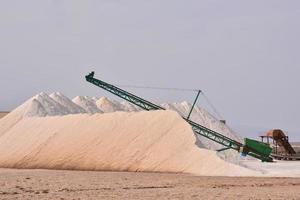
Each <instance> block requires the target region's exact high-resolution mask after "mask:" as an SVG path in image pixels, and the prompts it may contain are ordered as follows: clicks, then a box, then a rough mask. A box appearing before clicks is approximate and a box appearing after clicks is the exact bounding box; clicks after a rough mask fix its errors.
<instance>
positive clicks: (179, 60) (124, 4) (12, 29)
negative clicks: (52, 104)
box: [0, 0, 300, 139]
mask: <svg viewBox="0 0 300 200" xmlns="http://www.w3.org/2000/svg"><path fill="white" fill-rule="evenodd" d="M0 27H1V31H0V69H1V72H0V92H1V96H0V110H11V109H13V108H15V107H16V106H18V105H19V104H21V103H22V102H23V101H24V100H26V99H28V98H29V97H31V96H33V95H34V94H36V93H38V92H41V91H46V92H52V91H60V92H62V93H64V94H65V95H67V96H69V97H74V96H76V95H89V96H103V95H107V93H106V92H104V91H102V90H100V89H97V88H96V87H94V86H92V85H90V84H88V83H87V82H85V80H84V75H86V74H87V73H88V72H90V71H91V70H95V71H96V76H97V77H98V78H100V79H103V80H105V81H108V82H113V83H118V84H130V85H146V86H159V87H180V88H199V89H202V90H203V91H204V92H205V93H206V95H207V96H208V97H209V98H210V100H211V101H212V102H213V104H214V105H215V106H216V107H217V108H218V110H219V112H220V113H221V114H222V115H223V116H224V118H226V120H227V121H229V123H230V124H232V125H234V126H239V125H247V126H255V127H264V128H270V129H271V128H282V129H285V130H288V131H290V132H291V134H293V135H292V136H291V137H294V138H297V139H300V137H299V135H300V127H299V121H300V105H299V103H300V92H299V85H300V78H299V75H300V38H299V36H300V1H299V0H295V1H292V0H285V1H282V0H251V1H250V0H249V1H240V0H236V1H233V0H226V1H222V0H218V1H217V0H201V1H199V0H194V1H189V0H186V1H183V0H181V1H179V0H147V1H146V0H126V1H125V0H94V1H92V0H81V1H76V0H69V1H67V0H43V1H41V0H36V1H32V0H26V1H22V0H18V1H17V0H0ZM134 92H135V93H137V94H140V95H142V96H144V97H146V98H147V99H150V100H153V101H156V102H158V101H161V102H163V101H181V100H184V99H187V100H191V99H192V98H193V97H194V94H187V93H184V94H183V93H176V94H175V93H171V92H170V93H169V92H157V94H154V91H151V92H147V91H144V90H143V91H138V90H134ZM200 103H201V101H200Z"/></svg>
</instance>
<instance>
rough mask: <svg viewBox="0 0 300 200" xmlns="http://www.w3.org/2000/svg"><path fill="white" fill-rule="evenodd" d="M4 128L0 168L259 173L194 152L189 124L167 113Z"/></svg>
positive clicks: (46, 120)
mask: <svg viewBox="0 0 300 200" xmlns="http://www.w3.org/2000/svg"><path fill="white" fill-rule="evenodd" d="M0 122H2V120H0ZM2 126H3V123H0V130H1V133H0V134H1V135H0V152H1V154H0V167H9V168H45V169H74V170H118V171H154V172H185V173H192V174H196V175H209V176H215V175H219V176H236V175H238V176H244V175H258V174H259V173H258V172H255V171H252V170H249V169H246V168H243V167H240V166H238V165H234V164H231V163H228V162H225V161H224V160H222V159H220V158H219V157H218V156H216V153H215V152H213V151H209V150H205V149H200V148H198V147H197V146H196V145H195V142H196V137H195V135H194V134H193V132H192V130H191V128H190V126H189V125H188V124H187V123H186V122H185V121H184V120H182V118H181V117H180V116H179V115H178V114H176V113H175V112H171V111H154V112H131V113H125V112H116V113H109V114H94V115H88V114H78V115H67V116H55V117H30V118H24V119H22V120H21V121H19V122H18V123H17V124H15V125H14V126H12V127H11V128H10V129H9V130H6V131H3V129H2V128H3V127H2Z"/></svg>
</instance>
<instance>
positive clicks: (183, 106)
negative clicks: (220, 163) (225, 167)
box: [162, 101, 242, 163]
mask: <svg viewBox="0 0 300 200" xmlns="http://www.w3.org/2000/svg"><path fill="white" fill-rule="evenodd" d="M162 106H163V107H164V108H166V109H168V110H173V111H176V112H177V113H179V114H180V115H181V116H187V115H188V113H189V112H190V109H191V107H192V105H191V104H190V103H188V102H186V101H184V102H181V103H165V104H162ZM190 119H191V120H193V121H195V122H196V123H199V124H200V125H202V126H204V127H207V128H209V129H211V130H214V131H216V132H218V133H220V134H222V135H225V136H227V137H229V138H231V139H234V140H236V141H239V142H242V139H241V138H240V137H239V136H238V135H237V134H235V133H234V132H233V131H232V130H231V129H230V128H229V127H228V126H227V125H226V124H224V123H222V122H220V121H219V120H218V119H216V118H215V117H214V116H213V115H211V114H210V113H209V112H207V111H206V110H204V109H203V108H201V107H198V106H195V107H194V110H193V112H192V114H191V118H190ZM197 138H198V141H197V144H198V145H199V146H201V147H203V148H207V149H211V150H218V149H221V148H223V147H224V146H222V145H220V144H218V143H216V142H214V141H212V140H209V139H207V138H205V137H203V136H200V135H197ZM218 155H219V156H220V157H222V158H223V159H225V160H228V161H231V162H236V163H237V162H239V161H240V159H242V158H241V157H240V156H239V154H238V153H237V152H236V151H235V150H226V151H222V152H219V153H218Z"/></svg>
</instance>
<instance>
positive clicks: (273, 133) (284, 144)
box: [260, 129, 296, 155]
mask: <svg viewBox="0 0 300 200" xmlns="http://www.w3.org/2000/svg"><path fill="white" fill-rule="evenodd" d="M260 137H261V139H262V142H264V139H265V138H266V139H267V143H268V144H270V139H271V140H273V145H274V149H273V153H275V154H279V155H294V154H296V152H295V150H294V149H293V147H292V146H291V144H290V143H289V137H288V136H286V135H285V134H284V132H283V131H282V130H280V129H273V130H270V131H268V132H266V134H265V135H263V136H260Z"/></svg>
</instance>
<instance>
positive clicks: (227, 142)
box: [85, 72, 272, 161]
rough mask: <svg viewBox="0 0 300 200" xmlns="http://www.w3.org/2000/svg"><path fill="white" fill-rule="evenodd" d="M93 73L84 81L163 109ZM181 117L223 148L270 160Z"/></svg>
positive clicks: (142, 105)
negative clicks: (95, 76) (100, 78)
mask: <svg viewBox="0 0 300 200" xmlns="http://www.w3.org/2000/svg"><path fill="white" fill-rule="evenodd" d="M94 74H95V73H94V72H92V73H90V74H89V75H87V76H86V77H85V78H86V81H88V82H90V83H92V84H94V85H96V86H98V87H100V88H103V89H104V90H106V91H108V92H110V93H112V94H114V95H116V96H118V97H121V98H122V99H125V100H126V101H128V102H130V103H133V104H134V105H136V106H139V107H140V108H142V109H144V110H148V111H149V110H165V108H163V107H161V106H158V105H156V104H154V103H151V102H149V101H147V100H145V99H142V98H140V97H138V96H136V95H134V94H131V93H129V92H127V91H125V90H122V89H120V88H118V87H116V86H114V85H112V84H109V83H106V82H104V81H101V80H99V79H96V78H94ZM182 118H183V119H184V120H186V121H187V122H188V123H189V124H190V125H191V127H192V129H193V131H194V132H195V133H197V134H199V135H201V136H203V137H206V138H208V139H210V140H212V141H214V142H216V143H219V144H221V145H223V146H225V147H226V148H224V149H223V150H226V149H234V150H236V151H238V152H243V153H245V154H248V155H250V156H253V157H255V158H258V159H260V160H262V161H272V158H270V157H269V155H264V154H262V153H259V152H258V151H256V150H255V149H254V148H249V147H247V146H245V145H243V144H242V143H240V142H238V141H235V140H233V139H231V138H229V137H226V136H224V135H222V134H220V133H217V132H215V131H213V130H211V129H208V128H206V127H204V126H202V125H200V124H197V123H196V122H194V121H191V120H189V119H188V118H185V117H182Z"/></svg>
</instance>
